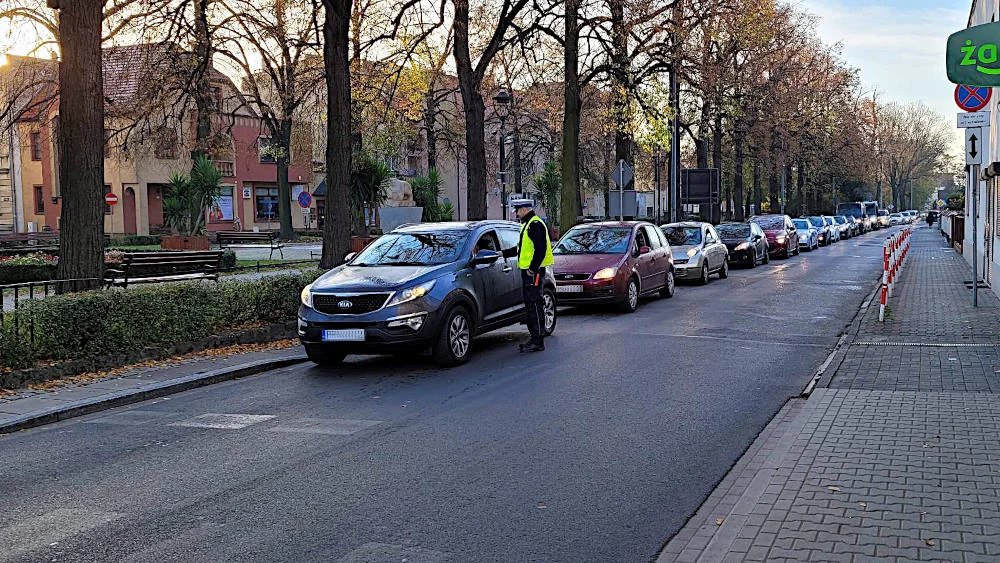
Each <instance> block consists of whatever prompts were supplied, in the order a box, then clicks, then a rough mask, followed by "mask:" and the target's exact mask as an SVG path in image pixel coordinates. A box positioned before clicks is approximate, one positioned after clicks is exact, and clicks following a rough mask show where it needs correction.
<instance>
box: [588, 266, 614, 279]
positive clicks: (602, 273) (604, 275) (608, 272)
mask: <svg viewBox="0 0 1000 563" xmlns="http://www.w3.org/2000/svg"><path fill="white" fill-rule="evenodd" d="M617 273H618V268H604V269H603V270H598V272H597V273H596V274H594V279H595V280H610V279H612V278H614V277H615V274H617Z"/></svg>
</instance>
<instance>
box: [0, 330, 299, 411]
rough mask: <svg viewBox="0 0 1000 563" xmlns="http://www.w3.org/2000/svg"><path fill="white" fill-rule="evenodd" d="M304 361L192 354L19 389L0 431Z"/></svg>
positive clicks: (285, 351)
mask: <svg viewBox="0 0 1000 563" xmlns="http://www.w3.org/2000/svg"><path fill="white" fill-rule="evenodd" d="M290 358H302V359H304V352H303V350H302V346H301V345H299V344H293V345H292V346H290V347H283V348H274V349H258V350H254V351H246V352H238V353H232V354H230V355H219V354H218V352H211V351H208V352H206V353H200V354H192V355H189V356H188V357H184V358H183V359H175V360H165V361H163V362H152V363H150V364H149V365H144V366H142V367H136V368H133V369H121V370H114V371H113V372H110V373H109V374H107V375H104V376H97V375H87V376H85V377H82V378H77V379H76V380H71V381H74V382H64V383H59V384H57V385H53V386H51V387H49V386H43V387H46V388H39V387H36V388H30V389H22V390H18V391H16V392H15V393H13V394H4V395H0V430H2V429H3V427H4V426H5V425H7V424H10V423H13V422H15V421H20V420H22V419H24V418H25V416H26V415H27V416H31V415H37V414H40V413H49V412H53V411H57V410H59V409H61V408H63V407H70V406H76V405H81V404H86V403H99V402H101V401H102V400H106V399H108V398H111V397H121V396H123V395H128V394H141V393H143V392H144V391H147V390H150V389H154V388H157V387H159V386H163V385H169V384H171V382H177V381H192V380H196V379H197V378H198V377H199V376H201V375H204V374H212V373H218V372H219V371H221V370H227V369H230V368H238V367H241V366H247V365H256V364H266V363H268V362H274V361H281V360H287V359H290Z"/></svg>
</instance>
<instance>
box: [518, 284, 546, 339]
mask: <svg viewBox="0 0 1000 563" xmlns="http://www.w3.org/2000/svg"><path fill="white" fill-rule="evenodd" d="M544 280H545V268H539V269H538V272H536V273H535V275H534V276H531V275H528V270H521V288H522V290H523V292H524V308H525V312H526V313H527V318H526V323H527V325H528V332H529V333H530V334H531V341H532V342H534V343H535V344H541V343H542V340H543V339H544V338H545V304H544V303H543V302H542V295H543V294H544V289H543V287H542V283H543V282H544Z"/></svg>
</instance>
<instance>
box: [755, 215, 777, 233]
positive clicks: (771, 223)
mask: <svg viewBox="0 0 1000 563" xmlns="http://www.w3.org/2000/svg"><path fill="white" fill-rule="evenodd" d="M753 222H754V223H757V224H758V225H760V228H762V229H764V230H766V231H777V230H784V229H785V218H784V217H782V216H781V215H778V216H775V217H758V218H756V219H753Z"/></svg>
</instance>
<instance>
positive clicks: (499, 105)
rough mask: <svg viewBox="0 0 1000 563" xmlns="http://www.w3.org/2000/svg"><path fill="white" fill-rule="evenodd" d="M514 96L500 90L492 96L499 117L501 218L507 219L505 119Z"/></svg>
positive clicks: (508, 114)
mask: <svg viewBox="0 0 1000 563" xmlns="http://www.w3.org/2000/svg"><path fill="white" fill-rule="evenodd" d="M513 103H514V96H512V95H511V94H510V92H508V91H506V90H500V91H499V92H497V95H496V96H493V107H494V111H496V113H497V115H499V116H500V205H501V206H502V207H503V218H504V219H505V220H506V219H507V162H506V157H507V117H508V116H510V111H511V106H512V105H513Z"/></svg>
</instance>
